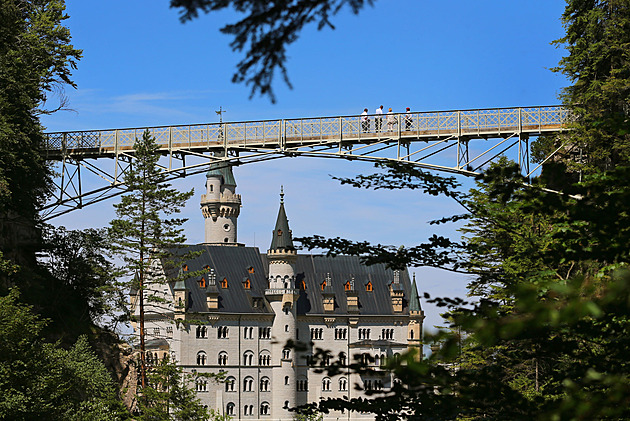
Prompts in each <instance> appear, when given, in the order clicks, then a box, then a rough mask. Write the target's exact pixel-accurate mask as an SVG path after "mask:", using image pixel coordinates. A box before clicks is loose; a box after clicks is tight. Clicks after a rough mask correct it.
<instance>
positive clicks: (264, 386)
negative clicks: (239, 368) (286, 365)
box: [260, 377, 271, 392]
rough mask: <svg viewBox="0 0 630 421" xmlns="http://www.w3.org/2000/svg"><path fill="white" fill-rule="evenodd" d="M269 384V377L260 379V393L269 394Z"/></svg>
mask: <svg viewBox="0 0 630 421" xmlns="http://www.w3.org/2000/svg"><path fill="white" fill-rule="evenodd" d="M270 384H271V382H270V380H269V377H261V378H260V391H261V392H269V391H270V390H271V389H270V388H269V385H270Z"/></svg>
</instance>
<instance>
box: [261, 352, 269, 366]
mask: <svg viewBox="0 0 630 421" xmlns="http://www.w3.org/2000/svg"><path fill="white" fill-rule="evenodd" d="M258 365H261V366H265V367H267V366H269V365H271V354H269V351H262V352H261V353H260V355H259V356H258Z"/></svg>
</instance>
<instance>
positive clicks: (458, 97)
mask: <svg viewBox="0 0 630 421" xmlns="http://www.w3.org/2000/svg"><path fill="white" fill-rule="evenodd" d="M168 3H169V2H168V0H134V1H119V0H110V1H107V2H94V1H85V0H66V4H67V13H68V14H69V15H70V19H68V20H67V21H66V23H67V25H68V26H69V27H70V30H71V33H72V36H73V43H74V45H75V46H76V47H77V48H81V49H83V54H84V58H83V59H82V60H81V61H80V63H79V67H78V69H77V70H76V71H75V72H74V80H75V81H76V83H77V84H78V89H76V90H73V89H67V90H66V94H67V96H68V97H69V99H70V107H71V108H72V109H74V110H75V112H58V113H55V114H53V115H51V116H44V117H43V124H44V125H45V126H46V128H47V130H49V131H64V130H81V129H106V128H123V127H141V126H148V125H171V124H191V123H207V122H216V121H218V116H217V115H216V114H215V112H214V111H215V110H218V109H219V107H220V106H221V107H223V109H225V110H226V113H225V114H224V119H225V120H226V121H243V120H262V119H277V118H294V117H314V116H334V115H352V114H359V113H360V112H361V111H362V110H363V108H364V107H368V108H369V110H370V112H373V111H374V110H375V109H376V107H377V106H378V105H381V104H383V105H384V106H385V107H386V108H387V107H392V108H393V109H394V111H403V110H404V108H405V107H407V106H408V107H411V109H412V110H415V111H430V110H451V109H470V108H489V107H510V106H533V105H553V104H557V103H558V102H559V100H558V93H559V92H560V90H561V88H562V87H564V86H566V85H567V84H568V82H567V81H566V80H565V78H564V77H562V76H561V75H558V74H554V73H552V72H551V71H550V70H549V68H552V67H554V66H556V65H557V63H558V61H559V59H560V58H561V57H562V55H563V54H564V51H563V50H562V49H560V48H556V47H554V46H551V45H550V42H551V41H552V40H555V39H558V38H560V37H562V36H563V28H562V25H561V22H560V16H561V14H562V11H563V10H564V2H563V1H560V0H527V1H525V0H512V1H505V0H481V1H476V2H473V1H470V0H443V1H439V2H435V1H419V0H398V1H393V0H378V1H376V2H375V5H374V7H367V8H366V9H364V10H363V11H362V12H361V13H360V14H359V15H356V16H355V15H353V14H352V13H350V12H349V11H342V12H341V13H340V14H339V15H337V16H336V17H334V18H333V19H332V22H333V24H334V25H335V26H336V29H335V30H331V29H328V28H326V29H324V30H322V31H317V29H316V27H314V26H313V27H309V28H307V30H305V31H304V32H303V33H302V34H301V36H300V39H299V40H298V41H297V42H296V43H294V44H292V45H291V46H290V47H289V51H288V56H289V60H288V62H287V67H288V71H289V77H290V80H291V82H292V84H293V87H294V88H293V89H292V90H291V89H288V88H287V86H286V85H285V84H284V82H283V81H282V80H281V79H278V80H277V81H276V83H275V86H274V88H275V91H276V95H277V103H276V104H271V102H270V101H269V100H268V99H267V98H260V97H255V98H253V99H251V100H250V99H249V88H248V87H246V86H245V85H243V84H238V85H235V84H233V83H231V76H232V74H233V73H234V71H235V69H236V64H237V63H238V61H239V60H240V59H241V58H242V54H240V53H234V52H232V51H231V49H230V47H229V43H230V41H231V38H230V37H229V36H226V35H223V34H221V33H220V32H219V28H220V27H222V26H223V25H224V24H226V23H231V22H233V21H234V20H235V19H236V18H237V17H238V16H237V15H235V13H234V12H231V11H226V12H221V13H217V14H216V15H202V16H201V17H200V18H198V19H196V20H194V21H192V22H189V23H186V24H181V23H180V22H179V19H178V12H177V11H176V10H174V9H169V7H168ZM371 171H372V167H371V165H369V164H366V163H357V162H352V163H351V162H347V161H342V160H317V159H312V158H294V159H288V158H285V159H280V160H274V161H269V162H267V163H261V164H252V165H246V166H243V167H239V168H237V169H235V176H236V179H237V182H238V192H239V193H241V194H242V197H243V208H242V211H241V217H240V218H239V241H241V242H244V243H246V244H247V245H256V246H258V247H260V248H261V250H263V251H265V250H266V248H267V247H268V245H269V242H270V233H271V230H272V229H273V224H274V223H275V218H276V214H277V209H278V199H279V198H278V193H279V190H280V186H281V185H284V189H285V193H286V198H285V199H286V208H287V213H288V216H289V219H290V225H291V228H292V230H293V233H294V235H295V236H304V235H311V234H320V235H324V236H332V237H334V236H343V237H346V238H350V239H353V240H368V241H371V242H374V243H381V244H396V245H398V244H405V245H407V246H411V245H414V244H416V243H419V242H422V241H424V240H426V238H428V237H429V236H430V235H431V234H432V233H433V232H438V233H440V234H445V235H452V236H457V233H456V231H455V229H454V227H448V226H447V227H439V228H436V227H434V226H429V225H428V221H430V220H432V219H439V218H441V217H443V216H447V215H451V214H455V213H461V209H458V208H457V206H456V205H455V204H454V203H452V202H449V201H448V200H444V199H439V198H438V199H436V198H434V197H429V196H425V195H422V194H419V193H417V192H383V191H377V192H374V191H362V190H357V189H353V188H350V187H347V186H340V185H339V183H338V182H336V181H334V180H332V179H331V177H330V175H335V176H353V175H356V174H362V173H369V172H371ZM461 181H462V183H464V184H465V185H466V186H470V181H469V180H461ZM203 183H204V179H203V176H201V175H198V176H194V177H189V178H186V179H184V180H180V181H178V182H177V185H178V186H181V188H186V189H190V188H193V187H194V188H195V197H194V198H193V199H191V201H190V202H189V203H188V205H187V207H186V209H185V210H184V214H185V216H187V217H189V218H190V221H189V222H188V223H187V224H186V232H187V235H188V238H189V241H190V242H194V243H196V242H201V241H203V219H202V216H201V213H200V211H199V195H200V194H201V193H202V188H203ZM111 205H112V203H110V202H105V203H102V204H100V205H98V206H94V207H93V208H91V207H87V208H85V209H83V210H80V211H76V212H73V213H71V214H69V215H67V216H64V217H60V218H58V219H56V220H53V221H52V222H53V223H54V224H59V225H65V226H66V227H68V228H84V227H88V226H106V225H107V223H108V222H109V221H110V220H111V219H112V218H113V217H114V213H113V208H112V206H111ZM411 272H416V273H417V281H418V283H419V289H420V291H421V292H425V291H426V292H429V293H430V294H432V295H438V296H443V295H450V296H454V295H457V296H463V295H464V294H465V288H464V286H465V283H466V279H465V278H464V277H462V276H455V275H452V274H449V273H446V272H443V271H438V270H434V269H412V270H411ZM423 305H424V308H425V312H426V313H427V320H426V321H425V326H426V327H431V326H433V325H439V324H441V320H440V317H439V315H438V313H439V311H438V309H435V308H434V307H431V306H429V305H427V304H426V303H423Z"/></svg>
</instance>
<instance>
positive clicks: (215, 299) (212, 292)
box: [206, 269, 219, 311]
mask: <svg viewBox="0 0 630 421" xmlns="http://www.w3.org/2000/svg"><path fill="white" fill-rule="evenodd" d="M206 275H207V276H208V286H207V287H206V304H207V305H208V311H213V310H218V309H219V288H217V274H216V273H215V271H214V269H210V272H209V273H207V274H206Z"/></svg>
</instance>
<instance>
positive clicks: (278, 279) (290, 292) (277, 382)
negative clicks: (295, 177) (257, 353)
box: [265, 190, 299, 419]
mask: <svg viewBox="0 0 630 421" xmlns="http://www.w3.org/2000/svg"><path fill="white" fill-rule="evenodd" d="M267 260H268V261H269V288H267V289H266V290H265V296H266V298H267V300H268V301H269V304H270V306H271V308H272V309H273V312H274V314H275V316H274V321H273V325H272V327H271V335H272V337H273V338H274V344H273V345H272V359H273V365H274V366H277V368H274V370H273V384H274V387H277V389H276V390H275V392H274V394H273V400H274V403H273V405H272V408H284V407H286V406H287V405H288V407H293V406H295V405H296V384H295V382H296V373H295V367H296V365H297V361H296V360H295V357H296V356H295V355H294V351H293V349H289V348H287V347H286V344H287V341H296V340H297V321H296V308H295V303H296V301H297V299H298V297H299V291H298V290H297V289H296V288H295V262H296V260H297V251H296V250H295V247H294V246H293V239H292V237H291V230H290V229H289V220H288V219H287V214H286V212H285V210H284V192H283V191H282V190H280V210H279V211H278V219H277V220H276V227H275V229H274V230H273V233H272V238H271V246H270V247H269V251H268V252H267ZM275 410H276V411H282V412H281V413H273V414H271V415H272V416H273V418H278V419H280V418H286V419H290V418H291V417H292V414H291V413H289V412H288V411H287V410H286V409H282V410H280V409H275Z"/></svg>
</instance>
